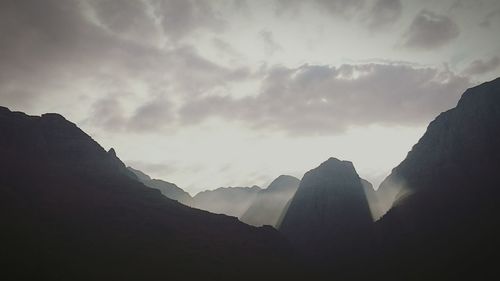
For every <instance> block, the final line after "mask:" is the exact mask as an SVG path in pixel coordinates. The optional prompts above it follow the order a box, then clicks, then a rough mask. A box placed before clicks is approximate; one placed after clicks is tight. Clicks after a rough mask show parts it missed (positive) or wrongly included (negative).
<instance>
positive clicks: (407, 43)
mask: <svg viewBox="0 0 500 281" xmlns="http://www.w3.org/2000/svg"><path fill="white" fill-rule="evenodd" d="M459 35H460V29H459V27H458V25H457V24H456V23H455V22H454V21H453V20H452V19H450V18H449V17H447V16H444V15H439V14H436V13H434V12H432V11H429V10H425V9H424V10H422V11H420V13H418V15H417V16H416V17H415V19H413V22H412V23H411V24H410V26H409V28H408V30H407V31H406V33H405V34H404V35H403V38H402V40H403V43H402V45H403V46H404V47H407V48H413V49H435V48H439V47H442V46H444V45H446V44H448V43H449V42H451V41H452V40H453V39H455V38H457V37H458V36H459Z"/></svg>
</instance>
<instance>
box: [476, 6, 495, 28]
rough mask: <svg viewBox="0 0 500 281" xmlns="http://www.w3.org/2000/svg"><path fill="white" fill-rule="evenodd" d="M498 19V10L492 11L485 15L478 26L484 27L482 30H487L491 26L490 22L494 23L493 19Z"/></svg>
mask: <svg viewBox="0 0 500 281" xmlns="http://www.w3.org/2000/svg"><path fill="white" fill-rule="evenodd" d="M499 18H500V9H494V10H492V11H490V12H488V14H486V16H485V17H484V18H483V20H482V21H481V22H480V23H479V26H481V27H484V28H489V27H491V26H492V24H493V23H492V22H494V21H495V19H499Z"/></svg>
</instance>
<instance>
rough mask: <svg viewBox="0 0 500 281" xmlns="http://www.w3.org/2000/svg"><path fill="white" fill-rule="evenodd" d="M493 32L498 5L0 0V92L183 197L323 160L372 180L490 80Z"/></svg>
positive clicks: (384, 0) (262, 180)
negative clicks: (58, 120) (60, 120)
mask: <svg viewBox="0 0 500 281" xmlns="http://www.w3.org/2000/svg"><path fill="white" fill-rule="evenodd" d="M499 27H500V2H499V1H495V0H491V1H482V0H476V1H451V0H450V1H399V0H378V1H363V0H356V1H341V0H332V1H322V0H316V1H155V0H143V1H135V0H130V1H122V0H116V1H114V0H113V1H97V0H95V1H77V0H71V1H64V2H61V1H55V0H54V1H35V0H33V1H2V3H0V34H1V36H2V40H1V41H0V59H1V61H2V64H1V65H0V99H1V103H2V105H5V106H8V107H9V108H11V109H12V110H20V111H24V112H27V113H29V114H41V113H45V112H58V113H61V114H63V115H64V116H65V117H66V118H68V120H72V121H75V122H76V123H77V125H78V126H79V127H81V128H82V129H84V130H85V131H86V132H89V133H90V134H91V135H92V137H93V138H94V139H95V140H96V141H98V142H99V143H101V144H103V145H104V146H106V148H110V147H111V146H113V147H114V148H115V149H116V151H117V153H118V155H119V156H120V158H121V159H122V160H124V162H126V163H127V164H128V165H131V166H133V167H135V168H137V169H140V170H142V171H144V172H146V173H148V174H150V175H151V176H154V177H157V178H162V179H165V180H168V181H170V182H174V183H176V184H177V185H179V186H180V187H182V188H183V189H185V190H186V191H189V192H190V193H191V194H195V193H197V192H198V191H201V190H204V189H207V188H208V189H211V188H216V187H219V186H252V185H254V184H257V185H259V186H262V187H264V186H267V184H268V183H269V182H270V181H271V180H272V179H274V178H276V177H277V176H278V175H280V174H290V175H294V176H297V177H299V178H300V177H301V176H302V175H303V173H304V172H306V171H307V170H308V169H310V168H311V167H315V166H317V165H318V164H320V163H321V162H322V161H324V159H325V157H327V156H335V157H338V158H341V159H349V160H351V161H353V162H354V165H355V166H356V169H357V171H358V172H359V174H360V176H361V177H363V178H366V179H367V180H369V181H371V182H372V183H373V184H374V186H378V183H379V182H380V181H381V180H382V179H383V178H384V177H385V176H386V175H387V174H388V173H389V172H390V169H391V168H393V167H395V166H396V165H397V164H398V163H399V162H400V161H401V160H403V159H404V157H405V156H406V153H407V152H408V151H409V150H410V148H411V145H413V144H414V143H416V142H417V141H418V138H419V137H420V136H421V135H422V133H423V132H424V130H425V126H426V125H427V124H428V122H429V121H431V119H432V118H434V117H435V116H436V115H437V114H439V113H440V112H442V111H444V110H447V109H449V108H452V107H454V106H455V105H456V102H457V101H458V99H459V97H460V95H461V93H462V92H463V91H464V90H465V89H466V88H468V87H471V86H473V85H476V84H479V83H480V82H483V81H487V80H490V79H492V78H494V77H497V76H499V74H500V39H499V36H498V33H497V32H498V28H499Z"/></svg>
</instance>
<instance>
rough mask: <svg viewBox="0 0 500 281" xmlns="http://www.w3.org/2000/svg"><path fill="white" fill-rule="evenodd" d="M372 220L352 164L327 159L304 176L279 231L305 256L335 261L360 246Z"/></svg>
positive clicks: (359, 180)
mask: <svg viewBox="0 0 500 281" xmlns="http://www.w3.org/2000/svg"><path fill="white" fill-rule="evenodd" d="M372 223H373V222H372V216H371V213H370V209H369V206H368V202H367V199H366V196H365V192H364V190H363V186H362V184H361V179H360V178H359V176H358V174H357V173H356V171H355V169H354V166H353V165H352V163H351V162H348V161H340V160H338V159H335V158H330V159H328V160H327V161H325V162H324V163H322V164H321V165H320V166H319V167H317V168H315V169H313V170H311V171H309V172H307V173H306V174H305V175H304V177H303V178H302V180H301V183H300V186H299V188H298V190H297V192H296V193H295V196H294V197H293V199H292V200H291V202H290V206H289V208H288V211H287V213H286V214H285V216H284V218H283V222H282V224H281V226H280V231H281V232H282V233H283V234H284V235H285V236H286V237H287V238H288V239H289V240H290V242H291V243H292V244H293V245H295V246H296V247H297V248H298V249H300V250H301V251H302V252H303V253H304V254H306V255H307V256H309V257H311V258H313V259H315V260H317V261H318V260H320V261H322V262H324V261H334V260H336V261H338V260H339V259H340V258H341V259H344V257H345V258H346V259H345V260H348V259H349V258H348V257H349V256H351V255H352V254H350V252H351V253H352V252H353V251H354V252H355V251H356V249H358V248H362V247H363V245H364V242H363V239H361V237H362V236H365V235H367V234H368V233H370V230H371V226H372Z"/></svg>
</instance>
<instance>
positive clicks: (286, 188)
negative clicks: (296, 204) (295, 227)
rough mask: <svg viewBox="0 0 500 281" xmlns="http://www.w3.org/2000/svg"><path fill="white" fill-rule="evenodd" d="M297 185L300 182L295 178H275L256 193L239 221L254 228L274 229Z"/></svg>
mask: <svg viewBox="0 0 500 281" xmlns="http://www.w3.org/2000/svg"><path fill="white" fill-rule="evenodd" d="M299 183H300V180H299V179H298V178H296V177H292V176H287V175H281V176H279V177H277V178H276V179H275V180H274V181H273V182H271V184H269V186H268V187H267V188H266V189H263V190H261V191H259V192H258V194H257V197H256V198H255V200H254V201H253V202H252V204H251V205H250V207H248V209H247V210H246V212H245V213H244V214H243V215H242V216H241V221H243V222H245V223H248V224H251V225H255V226H262V225H272V226H274V227H276V226H277V224H278V221H279V218H280V216H281V214H282V212H283V209H284V208H285V205H286V204H287V202H288V201H289V200H290V199H291V198H292V196H293V195H294V194H295V191H297V188H298V187H299Z"/></svg>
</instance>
